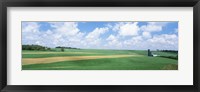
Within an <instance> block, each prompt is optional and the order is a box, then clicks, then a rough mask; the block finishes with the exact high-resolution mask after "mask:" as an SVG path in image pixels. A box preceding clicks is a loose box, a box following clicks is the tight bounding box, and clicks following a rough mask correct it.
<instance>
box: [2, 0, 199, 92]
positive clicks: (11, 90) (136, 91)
mask: <svg viewBox="0 0 200 92" xmlns="http://www.w3.org/2000/svg"><path fill="white" fill-rule="evenodd" d="M68 6H70V7H89V6H90V7H193V24H194V25H193V29H194V31H193V39H194V41H193V43H194V44H193V45H194V47H193V50H194V52H193V55H194V56H193V58H194V65H193V66H194V68H193V72H194V73H193V74H194V75H193V76H194V78H193V84H194V85H151V86H150V85H118V86H116V85H85V86H84V85H76V86H74V85H66V86H60V85H52V86H48V85H20V86H19V85H7V7H68ZM0 28H1V29H0V53H1V55H0V90H1V92H36V91H37V92H42V91H44V92H54V91H55V92H95V91H96V92H110V91H111V92H112V91H115V92H200V86H199V83H200V70H199V69H200V68H199V67H200V65H199V62H200V61H199V56H198V55H199V52H200V51H199V46H200V45H199V44H200V42H199V41H200V40H199V39H200V38H199V35H200V32H199V30H200V0H1V2H0Z"/></svg>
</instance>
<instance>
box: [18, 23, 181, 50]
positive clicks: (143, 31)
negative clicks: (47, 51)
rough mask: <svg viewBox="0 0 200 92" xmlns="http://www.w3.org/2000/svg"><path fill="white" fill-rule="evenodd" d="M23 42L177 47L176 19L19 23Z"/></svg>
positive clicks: (87, 46) (89, 46)
mask: <svg viewBox="0 0 200 92" xmlns="http://www.w3.org/2000/svg"><path fill="white" fill-rule="evenodd" d="M22 44H23V45H28V44H29V45H31V44H35V45H42V46H47V47H51V48H54V47H57V46H65V47H74V48H83V49H124V50H147V49H152V50H157V49H160V50H178V22H143V21H142V22H116V21H114V22H101V21H99V22H98V21H97V22H25V21H23V22H22Z"/></svg>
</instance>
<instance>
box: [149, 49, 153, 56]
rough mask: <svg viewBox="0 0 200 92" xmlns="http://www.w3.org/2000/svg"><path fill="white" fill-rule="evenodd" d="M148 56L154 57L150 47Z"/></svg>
mask: <svg viewBox="0 0 200 92" xmlns="http://www.w3.org/2000/svg"><path fill="white" fill-rule="evenodd" d="M148 56H149V57H153V55H152V53H151V51H150V49H148Z"/></svg>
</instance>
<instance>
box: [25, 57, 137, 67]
mask: <svg viewBox="0 0 200 92" xmlns="http://www.w3.org/2000/svg"><path fill="white" fill-rule="evenodd" d="M133 56H135V57H137V56H140V55H109V56H65V57H48V58H23V59H22V65H29V64H43V63H54V62H61V61H76V60H90V59H101V58H122V57H133Z"/></svg>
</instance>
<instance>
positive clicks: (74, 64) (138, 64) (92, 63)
mask: <svg viewBox="0 0 200 92" xmlns="http://www.w3.org/2000/svg"><path fill="white" fill-rule="evenodd" d="M27 52H36V53H40V52H59V49H56V50H55V51H23V52H22V53H27ZM65 52H66V53H65ZM65 52H64V53H62V54H58V53H56V54H54V53H47V54H23V55H22V57H23V58H43V57H57V56H59V57H61V56H98V55H105V56H107V55H124V54H126V55H132V54H138V55H141V57H124V58H103V59H93V60H77V61H62V62H54V63H47V64H31V65H23V66H22V70H177V69H178V60H175V59H170V58H164V57H148V56H147V51H145V50H95V49H93V50H92V49H81V50H76V49H65ZM67 52H83V53H78V54H77V53H75V54H71V53H67ZM87 53H93V54H87ZM94 53H95V54H94ZM153 53H156V54H158V55H161V56H177V54H175V53H170V52H153Z"/></svg>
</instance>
